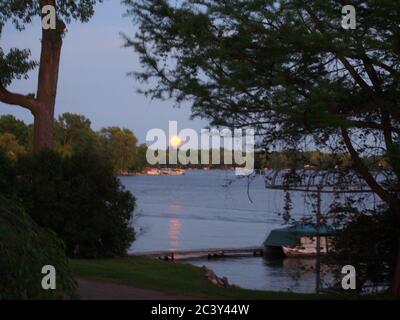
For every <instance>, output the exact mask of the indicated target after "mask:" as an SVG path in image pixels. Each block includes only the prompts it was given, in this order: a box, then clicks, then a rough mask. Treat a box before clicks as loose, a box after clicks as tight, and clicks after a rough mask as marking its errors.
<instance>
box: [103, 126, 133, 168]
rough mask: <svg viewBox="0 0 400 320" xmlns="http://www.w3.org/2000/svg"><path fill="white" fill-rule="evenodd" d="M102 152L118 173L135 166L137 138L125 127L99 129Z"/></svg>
mask: <svg viewBox="0 0 400 320" xmlns="http://www.w3.org/2000/svg"><path fill="white" fill-rule="evenodd" d="M100 137H101V141H102V144H103V150H104V153H105V154H106V155H107V156H108V157H109V158H110V160H111V162H112V163H113V164H114V167H115V170H116V171H117V172H119V173H121V172H127V171H128V170H129V169H130V168H132V167H134V166H135V159H136V152H137V141H138V140H137V138H136V136H135V135H134V134H133V133H132V131H130V130H129V129H126V128H123V129H121V128H118V127H108V128H103V129H101V131H100Z"/></svg>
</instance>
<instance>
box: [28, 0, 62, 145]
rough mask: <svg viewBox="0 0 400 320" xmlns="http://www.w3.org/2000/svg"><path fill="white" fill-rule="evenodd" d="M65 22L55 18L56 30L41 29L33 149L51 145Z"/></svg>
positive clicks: (48, 2)
mask: <svg viewBox="0 0 400 320" xmlns="http://www.w3.org/2000/svg"><path fill="white" fill-rule="evenodd" d="M42 4H43V5H44V4H52V5H54V0H53V1H51V0H48V1H42ZM64 31H65V24H64V22H63V21H61V20H59V19H58V20H57V26H56V30H44V29H43V31H42V50H41V53H40V67H39V79H38V90H37V100H38V101H39V103H40V108H38V110H35V111H34V112H33V115H34V117H35V124H34V141H33V150H34V151H35V152H38V151H40V150H42V149H46V148H47V149H50V148H52V146H53V124H54V108H55V104H56V96H57V84H58V73H59V67H60V57H61V47H62V37H63V35H64Z"/></svg>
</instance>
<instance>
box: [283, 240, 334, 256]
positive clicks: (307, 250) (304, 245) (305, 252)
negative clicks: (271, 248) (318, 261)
mask: <svg viewBox="0 0 400 320" xmlns="http://www.w3.org/2000/svg"><path fill="white" fill-rule="evenodd" d="M327 244H328V241H327V237H320V245H319V248H320V249H319V250H320V251H319V252H320V254H325V253H327V252H328V250H327V248H328V246H327ZM282 250H283V253H284V254H285V255H286V256H287V257H314V256H316V255H317V253H318V252H317V237H301V238H300V245H298V246H282Z"/></svg>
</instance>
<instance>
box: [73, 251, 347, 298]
mask: <svg viewBox="0 0 400 320" xmlns="http://www.w3.org/2000/svg"><path fill="white" fill-rule="evenodd" d="M71 266H72V269H73V271H74V273H75V274H76V275H78V276H81V277H83V278H87V279H94V280H99V281H106V282H113V283H119V284H125V285H132V286H135V287H138V288H143V289H152V290H158V291H163V292H170V293H176V294H181V295H182V294H183V295H187V296H196V297H197V296H198V297H199V298H211V299H212V298H226V299H323V298H325V299H326V298H338V297H342V296H336V295H335V296H327V295H319V296H317V295H315V294H299V293H290V292H269V291H257V290H246V289H239V288H219V287H216V286H214V285H212V284H211V283H209V282H208V280H207V279H206V277H205V275H204V272H203V270H201V268H198V267H195V266H192V265H190V264H186V263H172V262H165V261H161V260H156V259H152V258H148V257H127V258H119V259H108V260H76V259H74V260H71Z"/></svg>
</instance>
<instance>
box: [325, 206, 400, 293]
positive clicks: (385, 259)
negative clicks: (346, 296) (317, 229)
mask: <svg viewBox="0 0 400 320" xmlns="http://www.w3.org/2000/svg"><path fill="white" fill-rule="evenodd" d="M399 237H400V228H399V227H398V224H397V217H396V214H395V213H394V212H393V211H390V210H386V211H379V212H375V213H373V214H370V213H366V214H359V215H357V216H356V217H355V218H354V219H352V220H351V221H350V222H348V223H347V225H346V226H344V228H343V229H341V230H339V231H338V232H337V233H336V234H335V237H334V240H333V243H332V244H333V247H334V248H335V250H334V251H332V252H331V253H330V254H329V256H328V262H330V263H331V264H332V265H333V266H335V267H337V268H338V272H339V274H340V269H341V268H342V266H344V265H348V264H349V265H353V266H354V267H355V268H356V270H357V273H356V275H357V289H358V290H360V291H361V290H362V289H363V288H364V286H365V285H382V284H389V283H390V281H391V279H392V275H393V273H394V268H395V262H396V256H397V247H398V239H399Z"/></svg>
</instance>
